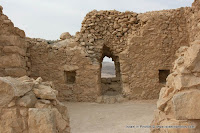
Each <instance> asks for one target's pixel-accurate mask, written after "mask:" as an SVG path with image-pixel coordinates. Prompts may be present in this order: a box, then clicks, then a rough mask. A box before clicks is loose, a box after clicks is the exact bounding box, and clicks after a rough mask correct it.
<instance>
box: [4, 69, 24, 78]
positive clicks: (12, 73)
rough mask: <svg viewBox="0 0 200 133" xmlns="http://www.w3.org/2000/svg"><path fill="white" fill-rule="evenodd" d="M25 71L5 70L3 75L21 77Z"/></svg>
mask: <svg viewBox="0 0 200 133" xmlns="http://www.w3.org/2000/svg"><path fill="white" fill-rule="evenodd" d="M26 74H27V73H26V70H25V69H23V68H5V75H7V76H12V77H21V76H25V75H26Z"/></svg>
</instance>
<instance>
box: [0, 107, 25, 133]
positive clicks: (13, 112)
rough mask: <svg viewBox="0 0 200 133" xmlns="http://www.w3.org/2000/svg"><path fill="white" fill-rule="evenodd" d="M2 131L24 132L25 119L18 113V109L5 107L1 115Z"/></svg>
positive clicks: (4, 132) (8, 132)
mask: <svg viewBox="0 0 200 133" xmlns="http://www.w3.org/2000/svg"><path fill="white" fill-rule="evenodd" d="M0 120H1V121H0V132H1V133H22V131H23V130H24V129H23V128H22V127H23V125H25V124H24V121H23V120H22V118H20V117H19V115H18V114H17V109H16V108H12V109H3V110H2V112H1V115H0Z"/></svg>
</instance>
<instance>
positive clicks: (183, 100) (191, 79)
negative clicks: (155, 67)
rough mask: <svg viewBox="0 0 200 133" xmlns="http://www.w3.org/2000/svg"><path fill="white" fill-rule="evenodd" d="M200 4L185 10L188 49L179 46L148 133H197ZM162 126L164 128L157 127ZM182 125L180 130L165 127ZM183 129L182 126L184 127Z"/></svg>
mask: <svg viewBox="0 0 200 133" xmlns="http://www.w3.org/2000/svg"><path fill="white" fill-rule="evenodd" d="M199 5H200V1H199V0H195V2H194V3H193V6H192V8H187V11H186V12H187V15H188V16H187V27H188V31H189V40H190V42H192V41H193V42H192V43H190V47H181V48H180V49H179V50H178V51H177V53H176V55H177V59H176V60H175V63H174V67H173V71H172V73H171V74H170V75H169V76H168V78H167V84H166V86H165V87H163V88H162V89H161V91H160V96H159V100H158V102H157V110H156V111H155V118H154V120H153V121H152V124H151V125H152V126H154V127H155V128H152V130H151V132H152V133H158V132H159V133H165V132H172V133H179V132H185V133H198V132H200V126H199V125H200V117H199V103H198V102H197V101H198V100H199V93H200V92H199V85H200V77H199V73H200V71H199V64H200V63H199V61H200V41H199V39H200V32H199V25H200V21H199V20H200V18H199V10H200V8H199ZM158 126H160V127H161V126H164V127H165V128H159V127H158ZM166 126H182V128H166ZM184 126H185V127H184Z"/></svg>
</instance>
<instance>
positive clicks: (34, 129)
mask: <svg viewBox="0 0 200 133" xmlns="http://www.w3.org/2000/svg"><path fill="white" fill-rule="evenodd" d="M28 114H29V115H28V116H29V117H28V127H29V133H56V122H55V120H54V119H55V118H54V112H53V110H51V109H36V108H30V109H29V113H28Z"/></svg>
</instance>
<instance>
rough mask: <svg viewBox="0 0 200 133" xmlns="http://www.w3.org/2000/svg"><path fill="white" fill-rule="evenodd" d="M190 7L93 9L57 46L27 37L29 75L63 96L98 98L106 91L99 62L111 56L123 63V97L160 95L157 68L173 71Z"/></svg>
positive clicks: (184, 42) (186, 35)
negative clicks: (138, 10)
mask: <svg viewBox="0 0 200 133" xmlns="http://www.w3.org/2000/svg"><path fill="white" fill-rule="evenodd" d="M189 10H190V8H180V9H175V10H163V11H156V12H147V13H144V14H137V13H134V12H128V11H127V12H118V11H96V10H94V11H91V12H89V13H88V14H87V15H86V17H85V18H84V20H83V22H82V28H81V31H80V32H77V33H76V35H75V36H74V37H73V36H71V35H69V33H67V36H66V37H67V38H66V37H65V33H64V34H62V37H61V38H62V41H58V42H56V43H53V44H48V43H47V42H45V41H44V42H41V41H38V40H37V39H26V42H27V43H28V52H27V54H28V55H30V58H29V60H28V63H27V64H29V69H28V74H30V76H31V77H38V76H41V77H42V78H43V79H44V80H50V81H53V82H54V84H55V86H56V89H57V90H58V91H59V99H60V100H70V101H95V99H97V97H98V96H100V95H102V94H103V93H102V92H103V89H102V87H101V72H100V71H101V62H102V59H103V57H104V56H108V57H112V58H113V60H114V61H115V62H117V63H118V64H119V68H120V70H119V72H120V74H119V75H120V77H119V78H120V83H121V86H122V92H121V94H122V95H123V97H127V98H129V99H155V98H158V93H159V91H160V88H161V87H163V86H164V84H163V82H162V83H161V82H160V81H159V78H160V77H159V75H162V73H161V74H160V73H159V72H162V71H170V70H171V69H172V63H173V61H174V60H175V51H176V50H178V48H179V47H180V46H187V45H188V44H189V41H190V36H191V35H190V34H189V31H188V27H189V24H190V23H188V18H187V16H188V15H189V13H190V12H188V11H189ZM63 37H65V38H63ZM67 73H75V77H73V78H75V82H74V83H72V84H71V83H67V81H66V79H67ZM68 77H70V75H69V76H68Z"/></svg>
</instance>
